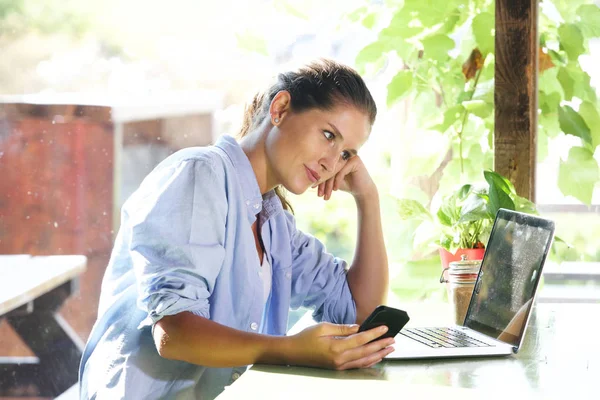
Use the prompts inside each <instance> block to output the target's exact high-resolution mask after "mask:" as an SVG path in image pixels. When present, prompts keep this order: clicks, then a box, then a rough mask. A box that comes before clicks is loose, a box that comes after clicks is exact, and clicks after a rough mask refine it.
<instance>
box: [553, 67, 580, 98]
mask: <svg viewBox="0 0 600 400" xmlns="http://www.w3.org/2000/svg"><path fill="white" fill-rule="evenodd" d="M556 79H558V81H559V82H560V86H561V87H562V88H563V90H564V92H565V100H571V99H572V98H573V88H574V87H575V79H573V77H572V76H571V74H570V73H569V70H567V69H566V68H565V67H560V68H559V69H558V74H557V75H556Z"/></svg>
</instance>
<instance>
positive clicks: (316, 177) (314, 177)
mask: <svg viewBox="0 0 600 400" xmlns="http://www.w3.org/2000/svg"><path fill="white" fill-rule="evenodd" d="M304 168H305V169H306V176H307V177H308V180H309V181H311V182H312V183H317V182H318V181H319V179H321V177H320V176H319V174H318V173H317V172H316V171H313V170H312V169H310V168H308V167H307V166H306V165H305V166H304Z"/></svg>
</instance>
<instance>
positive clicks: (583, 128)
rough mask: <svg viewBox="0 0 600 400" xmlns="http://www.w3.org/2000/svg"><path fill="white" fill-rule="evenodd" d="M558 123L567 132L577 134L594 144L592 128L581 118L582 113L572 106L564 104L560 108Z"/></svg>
mask: <svg viewBox="0 0 600 400" xmlns="http://www.w3.org/2000/svg"><path fill="white" fill-rule="evenodd" d="M558 123H559V124H560V129H561V130H562V131H563V132H564V133H565V134H567V135H573V136H577V137H578V138H581V139H582V140H583V141H585V142H586V143H589V144H590V145H591V144H592V135H591V133H590V128H589V127H588V126H587V124H586V123H585V121H584V120H583V118H581V115H579V114H578V113H577V111H575V110H573V109H572V108H571V107H570V106H562V107H560V108H559V109H558Z"/></svg>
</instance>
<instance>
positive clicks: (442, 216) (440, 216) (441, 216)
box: [436, 207, 452, 226]
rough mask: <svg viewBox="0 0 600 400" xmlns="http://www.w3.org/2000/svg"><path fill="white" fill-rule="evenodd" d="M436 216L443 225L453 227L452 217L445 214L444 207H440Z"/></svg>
mask: <svg viewBox="0 0 600 400" xmlns="http://www.w3.org/2000/svg"><path fill="white" fill-rule="evenodd" d="M436 215H437V217H438V220H439V221H440V223H441V224H442V225H445V226H452V220H451V219H450V216H449V215H448V214H446V213H445V212H444V210H443V209H442V207H440V209H439V210H438V212H437V214H436Z"/></svg>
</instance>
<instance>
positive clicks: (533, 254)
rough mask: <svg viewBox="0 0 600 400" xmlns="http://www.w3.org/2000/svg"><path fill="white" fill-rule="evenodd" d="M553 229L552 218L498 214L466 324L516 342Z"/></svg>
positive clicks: (523, 325)
mask: <svg viewBox="0 0 600 400" xmlns="http://www.w3.org/2000/svg"><path fill="white" fill-rule="evenodd" d="M553 233H554V224H553V223H552V222H551V221H548V220H545V219H542V218H539V217H535V216H531V215H527V214H521V213H516V212H512V211H508V210H503V209H501V210H500V211H499V212H498V214H497V216H496V220H495V222H494V227H493V228H492V233H491V235H490V239H489V241H488V245H487V248H486V252H485V256H484V258H483V261H482V264H481V269H480V272H479V277H478V278H477V282H476V284H475V289H474V291H473V296H472V297H471V303H470V304H469V310H468V311H467V316H466V318H465V324H464V325H465V326H467V327H469V328H471V329H474V330H476V331H478V332H481V333H484V334H486V335H488V336H492V337H495V338H497V339H499V340H501V341H503V342H505V343H509V344H511V345H513V346H517V347H518V346H519V345H520V342H521V337H522V335H523V332H524V330H525V326H526V324H527V320H528V317H529V312H530V310H531V306H532V302H533V297H534V294H535V291H536V289H537V285H538V282H539V279H540V276H541V273H542V266H543V264H544V261H545V259H546V255H547V253H548V250H549V248H550V244H551V242H552V237H553Z"/></svg>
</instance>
